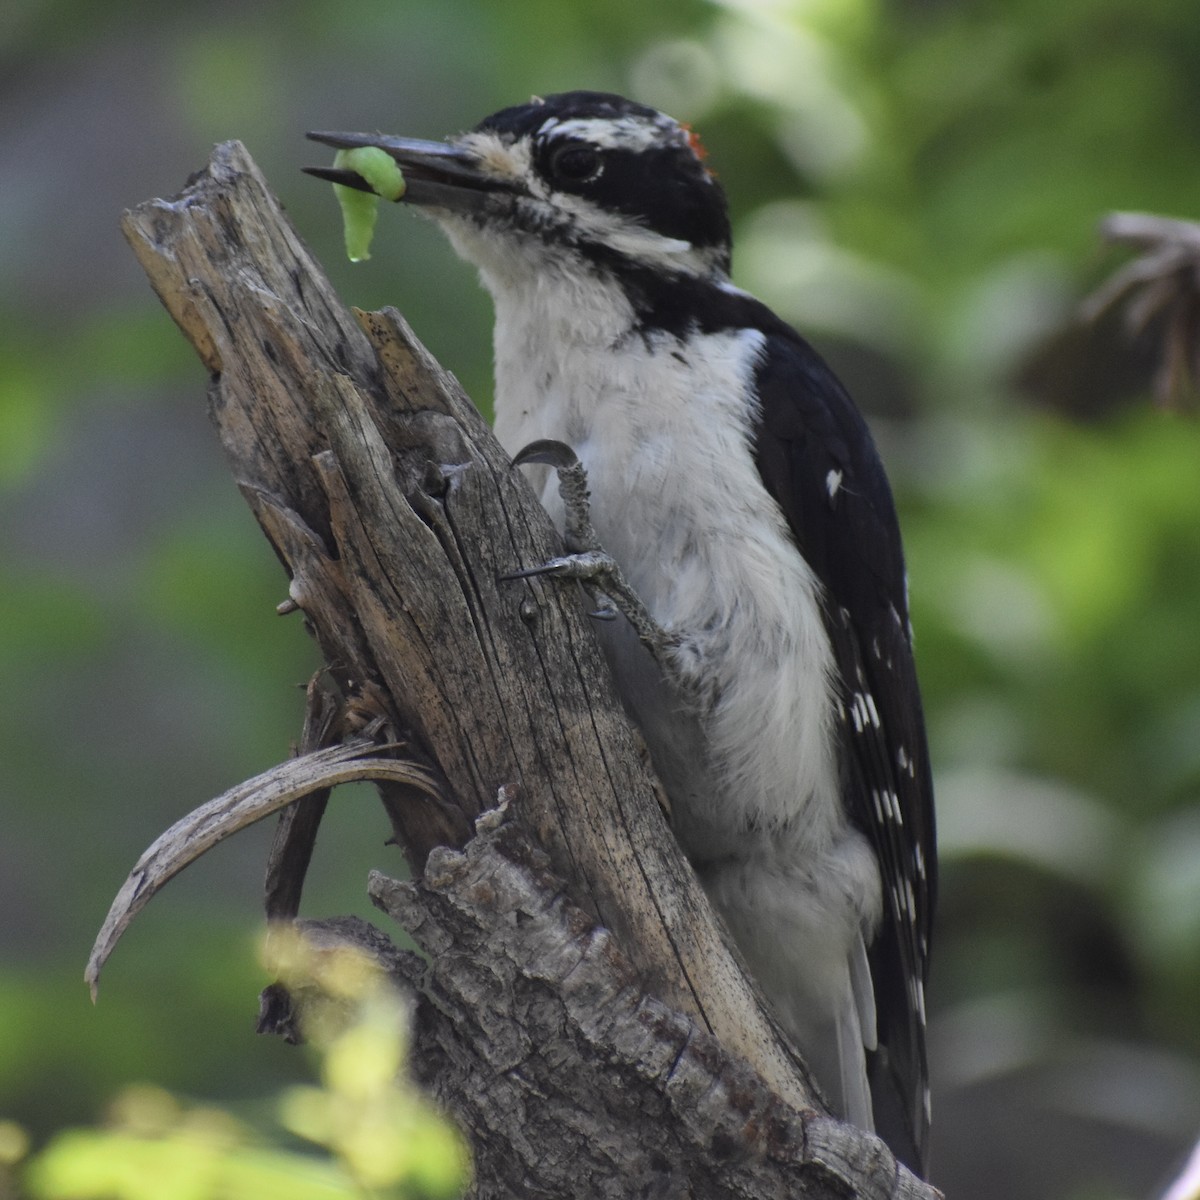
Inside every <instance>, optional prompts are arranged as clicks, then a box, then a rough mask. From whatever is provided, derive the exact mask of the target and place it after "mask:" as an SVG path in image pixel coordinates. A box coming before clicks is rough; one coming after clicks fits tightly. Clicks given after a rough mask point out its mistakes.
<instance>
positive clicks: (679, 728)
mask: <svg viewBox="0 0 1200 1200" xmlns="http://www.w3.org/2000/svg"><path fill="white" fill-rule="evenodd" d="M485 282H488V283H489V285H490V286H491V287H492V289H493V294H494V296H495V299H496V307H497V324H496V346H495V349H496V433H497V435H498V436H499V438H500V440H501V442H502V443H503V444H504V445H505V447H506V448H507V449H508V450H509V451H510V452H515V451H516V450H518V449H520V448H521V447H522V446H524V445H526V444H528V443H529V442H531V441H533V440H534V439H536V438H546V437H548V438H557V439H559V440H561V441H564V442H566V443H568V444H569V445H570V446H571V447H572V448H573V449H574V450H575V452H576V453H577V454H578V455H579V457H580V459H581V460H582V462H583V464H584V466H585V467H586V468H587V471H588V477H589V483H590V487H591V494H592V519H593V521H594V523H595V526H596V529H597V532H598V534H599V536H600V539H601V542H602V543H603V545H604V547H605V549H607V550H608V552H609V553H610V554H612V555H613V556H614V557H615V558H616V560H617V561H618V562H619V563H620V565H621V567H622V569H623V571H624V573H625V575H626V577H627V579H628V580H629V582H630V583H631V584H632V586H633V587H634V589H635V590H636V591H637V593H638V595H639V596H640V597H641V598H642V600H643V602H644V603H645V604H646V605H647V607H648V608H649V610H650V612H651V613H652V614H653V616H654V617H655V619H656V620H657V621H658V622H659V623H660V624H661V625H662V626H663V627H664V628H666V629H668V630H670V631H672V632H674V633H677V634H680V635H682V636H683V637H684V638H685V643H684V648H683V651H682V652H681V656H680V667H681V670H682V672H683V673H684V674H685V675H686V676H687V678H688V680H689V683H690V684H691V686H692V688H693V689H694V693H693V697H692V699H693V700H694V701H698V703H694V704H693V705H692V706H691V710H690V711H689V707H688V705H687V704H685V702H684V699H683V698H682V697H681V696H680V695H679V694H678V691H677V690H674V689H668V688H667V687H666V686H665V685H664V682H663V681H662V680H661V679H660V678H659V676H658V672H657V670H656V669H655V668H654V665H653V662H652V660H651V659H650V657H649V656H648V654H647V653H646V651H645V650H644V649H643V648H642V647H640V646H639V645H638V644H637V643H636V641H635V640H634V639H633V637H632V635H631V633H630V632H629V630H628V627H627V626H625V625H624V623H623V622H622V623H617V624H616V625H615V626H611V627H601V628H600V629H598V632H599V633H600V635H601V637H602V639H603V640H604V642H605V649H606V652H607V653H608V655H609V658H610V660H611V661H612V664H613V667H614V670H615V672H616V676H617V682H618V687H619V688H620V690H621V692H622V695H623V698H624V699H625V701H626V703H627V705H628V706H629V707H630V709H631V710H632V712H633V714H634V716H635V717H636V719H637V720H638V722H639V724H640V726H641V728H642V730H643V733H644V735H645V736H646V740H647V743H648V745H649V747H650V751H651V755H652V757H653V759H654V762H655V766H656V768H657V770H658V772H659V775H660V776H661V778H662V780H663V784H664V786H665V787H666V789H667V792H668V794H669V795H670V797H671V801H672V806H673V812H674V820H675V824H676V826H677V832H678V834H679V837H680V840H681V841H682V842H683V844H684V846H685V848H686V849H687V850H688V851H689V854H690V855H691V856H692V857H693V859H694V860H699V861H704V860H706V859H709V858H713V857H721V856H725V855H727V854H729V853H730V851H731V849H732V848H733V847H732V845H731V839H737V840H738V841H739V842H745V841H747V840H757V839H760V838H763V837H766V836H772V837H776V838H777V837H778V836H779V833H780V829H781V826H784V825H786V826H788V827H789V830H788V831H789V833H790V834H792V835H794V836H795V837H796V838H797V839H798V840H799V841H801V842H803V843H804V845H805V847H807V849H808V850H809V851H818V852H820V851H824V850H826V849H827V848H828V847H829V846H830V843H831V841H832V840H833V839H834V838H835V836H836V834H837V832H838V829H837V827H838V826H840V825H841V810H840V802H839V800H838V789H837V774H836V764H835V763H834V761H833V759H832V754H831V747H832V745H833V742H834V739H833V737H832V736H830V733H831V728H832V707H831V705H832V701H831V686H830V680H831V677H832V671H833V662H832V653H831V650H830V646H829V642H828V638H827V636H826V634H825V630H824V626H823V624H822V620H821V613H820V607H819V600H818V588H819V585H818V583H817V581H816V580H815V578H814V577H813V575H812V572H811V571H810V570H809V568H808V566H807V564H806V563H805V562H804V560H803V559H802V558H801V556H800V554H799V553H798V551H797V549H796V546H795V544H794V542H793V541H792V539H791V536H790V534H789V532H788V530H787V528H786V524H785V521H784V518H783V515H782V513H781V512H780V510H779V508H778V506H777V505H776V504H775V502H774V500H773V499H772V498H771V497H770V495H769V494H768V493H767V492H766V490H765V489H764V487H763V484H762V481H761V478H760V477H759V474H758V471H757V468H756V466H755V464H754V460H753V450H752V446H751V422H752V420H753V418H754V415H755V414H754V410H753V402H752V398H751V394H750V390H749V384H750V382H751V379H752V375H753V369H754V363H755V360H756V356H757V355H758V353H759V352H760V349H761V345H762V335H761V334H760V333H758V332H756V331H752V330H742V331H732V332H728V333H723V334H716V335H711V336H708V337H703V338H690V339H687V341H685V342H681V341H680V340H678V339H676V338H673V337H670V336H668V335H663V334H655V335H651V336H648V337H643V335H642V334H640V333H638V332H636V331H633V329H632V324H633V321H632V313H631V311H630V309H629V306H628V304H627V303H626V301H625V299H624V297H623V295H622V294H621V293H620V292H619V290H618V289H616V288H613V287H603V286H601V285H599V284H595V283H593V284H591V285H590V286H582V285H581V283H580V280H579V277H578V276H577V275H573V276H571V277H570V278H569V279H562V278H556V276H555V274H554V273H553V270H552V269H551V270H550V271H548V272H545V273H543V275H542V277H541V278H540V280H539V288H538V290H537V292H536V293H535V299H534V302H533V303H529V302H528V301H529V291H528V289H527V288H524V287H523V288H521V289H520V291H519V293H516V294H514V292H512V291H510V290H509V289H507V288H505V287H503V286H499V287H497V286H496V283H497V281H496V280H494V279H493V280H488V279H487V277H486V275H485ZM518 297H519V298H518ZM543 500H544V502H545V504H546V506H547V508H548V509H549V511H550V512H551V515H552V516H555V518H556V519H558V518H559V517H560V514H561V506H560V503H559V501H558V496H557V491H556V488H555V486H554V481H553V480H550V481H548V482H547V484H546V487H545V493H544V496H543ZM814 799H815V800H816V803H813V801H814ZM744 848H745V847H744V846H743V849H744ZM796 849H797V850H798V851H800V852H801V853H803V849H804V847H799V846H798V847H796Z"/></svg>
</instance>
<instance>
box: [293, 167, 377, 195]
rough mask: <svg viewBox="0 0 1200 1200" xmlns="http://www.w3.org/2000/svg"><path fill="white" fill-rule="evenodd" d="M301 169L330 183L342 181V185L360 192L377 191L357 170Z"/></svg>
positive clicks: (306, 173) (334, 168)
mask: <svg viewBox="0 0 1200 1200" xmlns="http://www.w3.org/2000/svg"><path fill="white" fill-rule="evenodd" d="M300 170H301V171H303V172H304V174H305V175H315V176H316V178H318V179H324V180H325V181H326V182H328V183H340V184H341V185H342V187H348V188H355V189H356V190H358V191H360V192H374V191H375V189H374V188H373V187H372V186H371V185H370V184H369V183H368V182H367V181H366V180H365V179H364V178H363V177H362V176H361V175H360V174H359V173H358V172H357V171H345V170H342V169H341V168H340V167H301V168H300Z"/></svg>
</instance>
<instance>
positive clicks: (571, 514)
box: [500, 439, 675, 674]
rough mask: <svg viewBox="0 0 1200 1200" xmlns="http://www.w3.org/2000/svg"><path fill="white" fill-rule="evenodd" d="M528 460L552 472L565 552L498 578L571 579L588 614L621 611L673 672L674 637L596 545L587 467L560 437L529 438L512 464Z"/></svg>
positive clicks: (602, 616)
mask: <svg viewBox="0 0 1200 1200" xmlns="http://www.w3.org/2000/svg"><path fill="white" fill-rule="evenodd" d="M529 463H545V464H546V465H547V466H550V467H553V468H554V470H555V473H556V474H557V475H558V494H559V495H560V496H561V497H562V502H563V508H564V510H565V519H564V528H563V536H564V539H565V541H566V543H567V549H568V550H569V551H570V553H568V554H564V555H561V556H559V557H558V558H552V559H550V560H549V562H544V563H542V564H541V565H540V566H536V567H526V568H525V569H524V570H521V571H513V572H510V573H509V574H507V575H501V576H500V579H501V581H502V582H503V581H508V580H513V579H530V578H533V577H535V576H538V575H553V576H555V577H557V578H559V579H577V580H578V581H579V582H580V583H581V584H582V585H583V587H584V589H585V590H586V591H587V593H588V595H589V596H590V597H591V598H592V600H593V602H594V603H595V605H596V607H595V609H594V610H593V611H592V612H590V613H589V614H588V615H589V616H591V617H593V618H595V619H596V620H600V621H613V620H616V618H617V615H618V614H620V615H621V616H624V618H625V619H626V620H627V621H628V622H629V624H630V625H631V626H632V627H633V631H634V633H636V634H637V636H638V640H639V641H640V642H641V643H642V645H644V646H645V647H646V649H647V650H649V651H650V653H651V654H652V655H653V656H654V659H655V661H656V662H657V663H658V664H659V666H660V667H662V668H663V670H664V671H666V672H667V673H668V674H673V673H674V671H673V669H672V668H670V665H669V659H668V655H669V651H670V650H671V649H672V648H673V647H674V643H675V639H674V638H673V637H672V635H671V634H669V633H668V632H667V631H666V630H665V629H663V627H662V626H661V625H659V624H658V622H657V621H655V620H654V618H653V617H652V616H651V615H650V611H649V609H647V608H646V606H645V605H644V604H643V603H642V601H641V599H640V598H639V596H638V595H637V593H636V592H635V591H634V590H633V588H631V587H630V586H629V584H628V582H627V581H626V579H625V576H624V575H623V574H622V573H621V568H620V567H619V566H618V565H617V561H616V559H614V558H613V557H612V555H611V554H609V553H608V552H607V551H606V550H605V549H604V547H603V546H601V545H600V539H599V537H598V536H597V534H596V530H595V527H594V526H593V525H592V517H591V502H590V496H589V494H588V486H587V471H586V470H585V469H584V466H583V463H581V462H580V461H579V457H578V455H577V454H576V453H575V451H574V450H572V449H571V447H570V446H568V445H566V443H564V442H558V441H552V440H549V439H543V440H541V441H537V442H530V444H529V445H528V446H526V447H525V448H524V449H522V450H520V451H519V452H518V453H517V454H516V455H515V456H514V457H513V466H514V467H521V466H526V465H528V464H529Z"/></svg>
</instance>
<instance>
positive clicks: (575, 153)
mask: <svg viewBox="0 0 1200 1200" xmlns="http://www.w3.org/2000/svg"><path fill="white" fill-rule="evenodd" d="M603 166H604V163H603V162H602V161H601V159H600V152H599V151H598V150H596V149H595V147H593V146H582V145H579V144H572V145H566V146H560V147H559V148H558V149H557V150H555V151H554V153H553V154H552V155H551V156H550V170H551V172H552V173H553V175H554V177H555V178H556V179H561V180H563V182H565V183H588V182H589V181H591V180H593V179H595V178H596V177H597V176H598V175H599V174H600V172H601V170H602V169H603Z"/></svg>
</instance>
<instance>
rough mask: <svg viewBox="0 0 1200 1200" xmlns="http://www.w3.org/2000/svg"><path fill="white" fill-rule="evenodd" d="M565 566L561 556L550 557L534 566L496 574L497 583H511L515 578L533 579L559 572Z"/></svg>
mask: <svg viewBox="0 0 1200 1200" xmlns="http://www.w3.org/2000/svg"><path fill="white" fill-rule="evenodd" d="M565 567H566V563H565V562H564V560H563V559H561V558H552V559H551V560H550V561H549V562H544V563H541V564H540V565H538V566H536V567H525V568H524V569H523V570H520V571H509V572H508V573H507V574H505V575H497V576H496V581H497V583H512V582H513V580H515V579H535V578H536V577H537V576H539V575H556V574H561V573H562V572H563V570H564V569H565Z"/></svg>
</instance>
